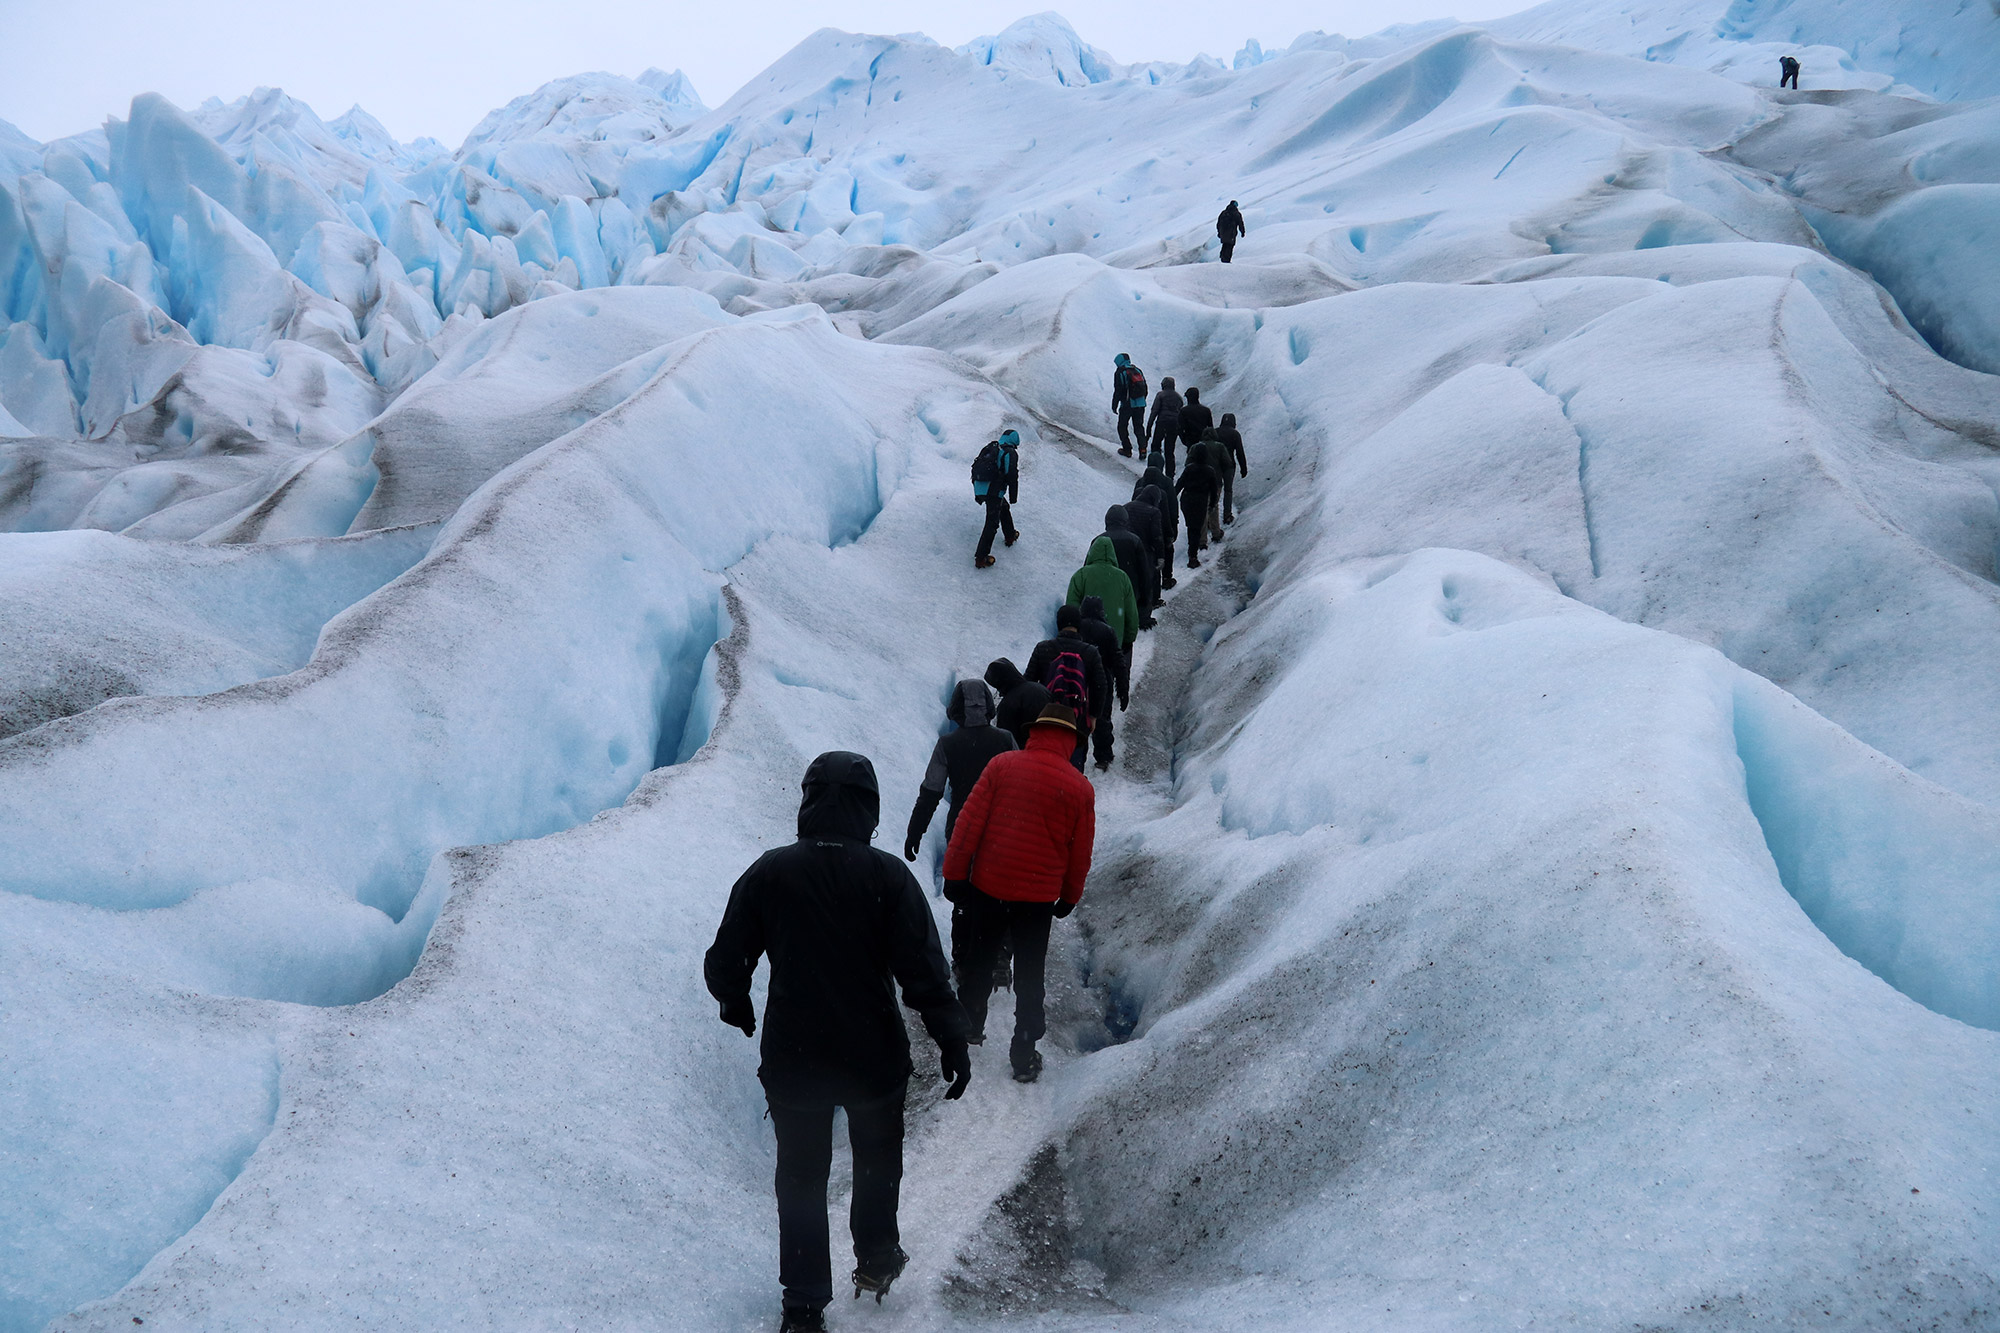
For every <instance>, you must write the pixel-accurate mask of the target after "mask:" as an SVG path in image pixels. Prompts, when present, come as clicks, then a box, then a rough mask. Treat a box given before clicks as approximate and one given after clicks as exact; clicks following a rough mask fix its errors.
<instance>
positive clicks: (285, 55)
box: [0, 0, 1533, 148]
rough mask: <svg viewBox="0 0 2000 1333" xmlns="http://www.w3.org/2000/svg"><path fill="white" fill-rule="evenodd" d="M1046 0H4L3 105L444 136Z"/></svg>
mask: <svg viewBox="0 0 2000 1333" xmlns="http://www.w3.org/2000/svg"><path fill="white" fill-rule="evenodd" d="M1532 2H1533V0H1317V3H1305V2H1304V0H1205V2H1203V3H1193V2H1191V0H1071V3H1069V4H1068V5H1067V6H1066V7H1061V8H1060V12H1061V13H1063V15H1064V16H1065V17H1066V18H1068V19H1069V21H1070V23H1071V24H1072V25H1074V26H1075V28H1076V30H1077V31H1078V32H1079V33H1080V34H1082V36H1083V39H1084V40H1085V41H1087V42H1090V43H1092V44H1093V45H1095V46H1099V47H1102V48H1103V49H1104V50H1106V51H1108V52H1109V53H1110V54H1111V55H1112V56H1113V57H1114V58H1115V59H1118V60H1122V61H1133V60H1187V59H1189V58H1190V57H1192V56H1194V55H1195V54H1196V53H1197V52H1204V51H1205V52H1207V53H1208V54H1210V55H1213V56H1218V57H1220V58H1221V59H1223V60H1225V61H1226V60H1228V59H1229V58H1230V56H1232V55H1233V54H1234V53H1235V52H1236V50H1237V48H1239V47H1240V46H1241V45H1242V44H1243V41H1244V39H1245V38H1249V37H1255V38H1257V39H1258V40H1259V41H1261V42H1263V43H1264V45H1266V46H1283V45H1286V44H1288V43H1289V42H1290V41H1291V40H1292V39H1293V38H1294V37H1296V36H1297V35H1298V34H1300V33H1301V32H1310V31H1312V30H1314V29H1320V30H1323V31H1326V32H1344V33H1346V34H1348V35H1349V36H1361V35H1363V34H1366V33H1370V32H1374V31H1376V30H1377V29H1380V28H1383V27H1386V26H1387V25H1389V24H1391V23H1400V22H1408V21H1413V20H1419V19H1429V18H1442V17H1447V16H1448V17H1454V18H1459V19H1465V20H1473V19H1482V18H1493V17H1496V16H1498V15H1501V14H1506V13H1511V12H1513V11H1515V10H1518V9H1523V8H1526V7H1527V6H1528V4H1530V3H1532ZM1049 7H1050V5H1049V3H1048V0H1043V2H1042V3H1040V4H1036V3H1035V0H1022V2H1021V3H1015V4H1008V3H987V2H985V0H980V2H978V3H968V4H936V3H919V0H832V2H830V3H820V4H812V3H801V2H800V0H701V2H700V3H685V2H684V0H664V2H655V3H641V2H640V0H478V2H477V3H473V2H470V0H457V2H449V3H448V2H446V0H315V2H314V3H298V2H297V0H0V119H4V120H8V121H11V122H13V123H14V124H15V125H16V126H18V127H19V128H20V129H22V130H23V131H25V132H26V133H27V134H29V135H30V136H32V137H33V138H36V139H42V140H48V139H54V138H59V137H61V136H62V135H66V134H74V133H77V132H78V131H81V130H86V129H90V128H92V127H93V126H96V125H99V124H102V123H103V121H104V118H105V117H106V116H108V115H118V116H123V115H124V114H125V112H126V108H127V107H129V106H130V104H131V100H132V96H133V94H134V93H140V92H158V93H164V94H165V95H166V96H167V97H168V98H169V99H170V100H172V101H174V102H176V103H179V104H180V105H182V106H193V105H195V104H197V103H199V102H200V101H202V100H203V99H204V98H207V97H210V96H219V97H221V98H223V99H224V100H225V101H227V100H230V99H233V98H235V97H238V96H241V95H242V94H244V93H247V92H249V91H250V90H251V89H253V88H256V87H258V86H260V85H268V86H276V87H281V88H283V89H284V90H285V91H287V92H289V93H291V94H292V95H293V96H295V97H299V98H302V99H303V100H304V101H306V102H308V103H309V104H311V106H312V107H313V109H314V110H316V111H317V112H319V114H320V115H321V116H323V117H326V118H328V119H331V118H332V117H334V116H337V115H339V114H340V113H341V112H343V111H345V110H347V108H348V107H350V106H352V105H354V104H355V103H357V102H358V103H360V104H361V105H362V106H363V107H365V108H366V109H367V110H368V111H369V112H371V113H372V114H374V115H375V116H376V117H377V118H378V119H379V120H381V121H382V123H383V124H384V125H386V126H387V127H388V128H389V131H390V132H391V133H392V134H394V135H396V136H397V137H398V138H400V139H405V140H408V139H414V138H417V137H418V136H420V135H426V134H427V135H431V136H433V137H434V138H437V139H441V140H443V141H444V142H445V143H446V144H448V145H450V146H451V147H454V148H456V147H457V146H458V143H459V141H460V140H461V139H462V138H464V136H465V134H466V132H467V131H468V130H470V129H471V128H472V126H473V125H474V124H475V123H476V122H477V121H478V120H479V118H480V117H481V116H483V115H485V114H486V112H487V111H489V110H491V109H492V108H493V107H496V106H499V105H501V104H502V103H504V102H506V101H507V100H508V99H509V98H512V97H516V96H518V95H520V94H522V93H525V92H529V91H532V90H533V89H534V88H535V87H537V86H538V85H540V84H542V83H545V82H547V81H548V80H549V79H552V78H557V77H560V76H562V75H564V74H575V73H579V72H582V71H586V70H599V69H602V70H609V71H611V72H612V73H615V74H625V75H633V74H637V73H639V72H640V71H641V70H643V69H645V68H646V67H647V66H648V65H657V66H659V67H660V68H661V69H668V70H671V69H675V68H680V69H684V70H686V71H687V73H688V77H689V78H691V79H693V80H694V85H695V88H696V90H697V91H698V92H700V94H701V96H702V100H703V101H705V102H706V103H708V104H709V105H710V106H717V105H720V104H721V103H722V102H723V101H724V100H725V99H726V98H727V97H728V96H729V95H730V94H731V93H733V92H735V91H736V89H737V88H739V87H741V86H742V85H743V84H744V83H745V82H747V81H748V80H749V79H750V77H751V76H752V75H753V74H756V73H757V72H758V71H759V70H761V69H763V68H764V67H765V66H766V65H769V64H770V63H771V62H772V61H773V60H775V59H777V58H778V57H779V56H780V55H783V54H784V53H785V52H786V51H787V50H789V49H791V48H792V47H793V46H795V45H797V44H798V42H799V41H800V40H801V39H802V38H804V37H805V36H806V35H807V34H809V33H811V32H812V31H813V30H815V29H817V28H822V27H836V28H846V29H848V30H850V31H855V32H887V33H895V32H924V33H928V34H929V35H930V36H932V37H934V38H936V39H937V40H938V41H941V42H944V43H946V44H948V45H954V46H955V45H957V44H959V43H961V42H964V41H967V40H969V39H971V38H973V37H977V36H981V35H983V34H986V33H992V32H998V31H999V30H1000V29H1002V28H1004V27H1006V26H1007V24H1008V23H1010V22H1012V21H1013V20H1014V19H1017V18H1019V17H1021V16H1022V15H1023V14H1029V13H1034V12H1036V11H1037V10H1040V9H1045V8H1049Z"/></svg>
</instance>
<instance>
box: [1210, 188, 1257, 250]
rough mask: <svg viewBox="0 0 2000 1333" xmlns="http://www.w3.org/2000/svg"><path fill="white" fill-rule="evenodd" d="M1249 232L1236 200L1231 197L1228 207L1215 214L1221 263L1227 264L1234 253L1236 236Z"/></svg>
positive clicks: (1246, 234) (1216, 235)
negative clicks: (1220, 245) (1220, 243)
mask: <svg viewBox="0 0 2000 1333" xmlns="http://www.w3.org/2000/svg"><path fill="white" fill-rule="evenodd" d="M1249 234H1250V229H1249V228H1248V227H1246V226H1244V225H1243V214H1242V213H1241V212H1240V211H1239V210H1238V209H1237V207H1236V201H1235V200H1234V199H1231V200H1230V201H1229V207H1227V208H1225V209H1223V210H1222V211H1221V212H1220V213H1217V214H1216V215H1215V238H1216V239H1217V240H1218V241H1221V242H1222V262H1223V263H1225V264H1227V263H1228V262H1229V257H1230V256H1231V255H1233V254H1235V253H1236V238H1237V237H1238V236H1248V235H1249Z"/></svg>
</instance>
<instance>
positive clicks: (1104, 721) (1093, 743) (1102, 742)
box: [1090, 704, 1118, 764]
mask: <svg viewBox="0 0 2000 1333" xmlns="http://www.w3.org/2000/svg"><path fill="white" fill-rule="evenodd" d="M1117 711H1118V705H1116V704H1113V705H1112V706H1111V707H1110V708H1109V709H1107V710H1105V713H1104V716H1103V717H1100V718H1098V719H1097V724H1096V725H1095V726H1093V727H1092V728H1091V729H1090V748H1091V749H1092V751H1094V752H1095V753H1096V755H1097V759H1098V762H1099V763H1105V764H1108V763H1110V762H1111V740H1112V737H1111V719H1112V716H1113V715H1114V714H1116V713H1117Z"/></svg>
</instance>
